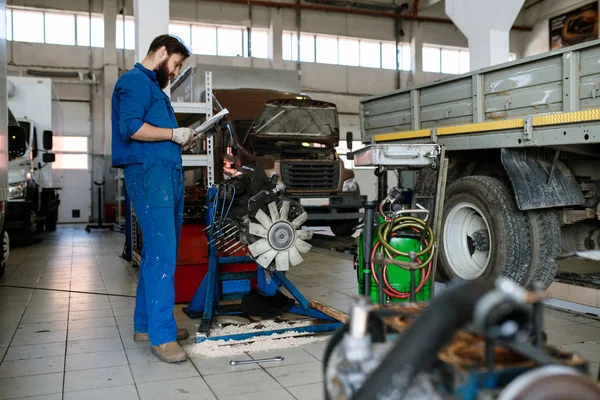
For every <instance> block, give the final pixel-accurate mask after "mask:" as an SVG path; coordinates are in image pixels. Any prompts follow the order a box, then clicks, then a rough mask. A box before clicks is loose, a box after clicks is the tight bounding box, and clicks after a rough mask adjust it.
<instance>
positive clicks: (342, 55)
mask: <svg viewBox="0 0 600 400" xmlns="http://www.w3.org/2000/svg"><path fill="white" fill-rule="evenodd" d="M359 43H360V42H359V41H358V40H356V39H342V38H340V39H339V41H338V48H339V64H340V65H349V66H351V67H358V66H359V65H360V44H359Z"/></svg>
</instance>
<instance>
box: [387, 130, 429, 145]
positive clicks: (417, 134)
mask: <svg viewBox="0 0 600 400" xmlns="http://www.w3.org/2000/svg"><path fill="white" fill-rule="evenodd" d="M429 136H431V130H429V129H419V130H416V131H405V132H394V133H382V134H380V135H375V141H376V142H386V141H388V140H402V139H414V138H421V137H429Z"/></svg>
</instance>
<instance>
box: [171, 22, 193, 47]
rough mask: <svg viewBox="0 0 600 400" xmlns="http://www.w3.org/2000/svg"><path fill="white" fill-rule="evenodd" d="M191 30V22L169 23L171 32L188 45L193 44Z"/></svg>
mask: <svg viewBox="0 0 600 400" xmlns="http://www.w3.org/2000/svg"><path fill="white" fill-rule="evenodd" d="M191 31H192V27H191V26H190V24H169V34H171V35H175V36H177V37H178V38H179V39H181V40H182V41H183V43H185V45H186V46H187V47H190V44H191V37H192V33H191Z"/></svg>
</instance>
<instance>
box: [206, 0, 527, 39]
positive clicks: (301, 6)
mask: <svg viewBox="0 0 600 400" xmlns="http://www.w3.org/2000/svg"><path fill="white" fill-rule="evenodd" d="M198 1H199V2H200V1H202V2H207V3H214V2H215V1H214V0H198ZM219 3H221V4H222V3H231V4H243V5H248V4H252V5H254V6H262V7H270V8H287V9H294V10H304V11H321V12H330V13H340V14H354V15H363V16H369V17H383V18H393V19H401V20H405V21H418V22H434V23H440V24H450V25H454V23H453V22H452V21H451V20H450V19H447V18H438V17H427V16H424V15H411V14H398V13H395V12H388V11H372V10H363V9H356V8H346V7H334V6H325V5H321V4H307V3H282V2H275V1H273V2H271V1H266V0H220V1H219ZM512 29H514V30H517V31H526V32H530V31H532V30H533V28H532V27H530V26H522V25H514V26H513V27H512Z"/></svg>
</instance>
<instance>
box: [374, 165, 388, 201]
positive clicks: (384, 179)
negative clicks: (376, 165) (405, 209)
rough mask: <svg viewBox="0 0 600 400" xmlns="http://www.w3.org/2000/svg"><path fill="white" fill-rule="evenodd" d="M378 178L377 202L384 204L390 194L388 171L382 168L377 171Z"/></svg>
mask: <svg viewBox="0 0 600 400" xmlns="http://www.w3.org/2000/svg"><path fill="white" fill-rule="evenodd" d="M375 175H376V176H377V201H378V202H382V201H383V199H385V198H386V197H387V192H388V172H387V170H386V169H384V168H381V169H380V170H375Z"/></svg>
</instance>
